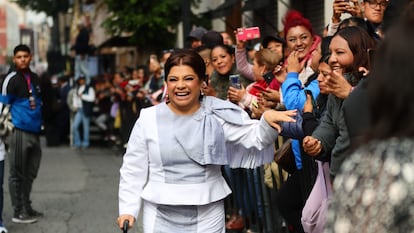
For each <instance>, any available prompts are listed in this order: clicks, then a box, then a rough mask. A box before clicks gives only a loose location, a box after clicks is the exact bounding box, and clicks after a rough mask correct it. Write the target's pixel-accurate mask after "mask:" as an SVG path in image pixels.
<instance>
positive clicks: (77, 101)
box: [72, 85, 95, 109]
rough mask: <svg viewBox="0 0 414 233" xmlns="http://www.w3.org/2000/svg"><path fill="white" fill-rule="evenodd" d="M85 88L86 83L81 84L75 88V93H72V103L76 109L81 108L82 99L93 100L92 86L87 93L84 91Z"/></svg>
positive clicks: (93, 91)
mask: <svg viewBox="0 0 414 233" xmlns="http://www.w3.org/2000/svg"><path fill="white" fill-rule="evenodd" d="M85 88H86V85H81V86H79V88H78V89H77V94H76V95H73V99H72V101H73V102H72V104H73V107H74V108H76V109H78V108H82V100H84V101H87V102H94V101H95V90H94V89H93V87H89V90H88V92H87V93H84V91H85Z"/></svg>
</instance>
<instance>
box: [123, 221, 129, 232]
mask: <svg viewBox="0 0 414 233" xmlns="http://www.w3.org/2000/svg"><path fill="white" fill-rule="evenodd" d="M128 226H129V221H128V220H125V221H124V227H122V231H123V232H124V233H128Z"/></svg>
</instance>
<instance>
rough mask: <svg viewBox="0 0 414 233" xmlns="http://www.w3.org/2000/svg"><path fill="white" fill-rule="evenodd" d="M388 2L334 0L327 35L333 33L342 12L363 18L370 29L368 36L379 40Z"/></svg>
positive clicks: (384, 0)
mask: <svg viewBox="0 0 414 233" xmlns="http://www.w3.org/2000/svg"><path fill="white" fill-rule="evenodd" d="M388 2H389V1H388V0H363V2H361V3H360V2H359V1H358V0H335V1H334V3H333V14H332V18H331V22H330V23H329V26H328V35H330V36H332V35H333V34H335V32H336V31H337V30H338V27H339V25H340V23H341V20H342V19H341V18H342V17H343V14H345V13H348V14H349V15H351V16H354V17H360V18H363V19H365V22H366V24H367V27H368V28H369V31H372V33H370V36H372V38H373V39H375V40H380V39H381V38H382V37H383V32H382V22H383V19H384V12H385V10H386V8H387V6H388Z"/></svg>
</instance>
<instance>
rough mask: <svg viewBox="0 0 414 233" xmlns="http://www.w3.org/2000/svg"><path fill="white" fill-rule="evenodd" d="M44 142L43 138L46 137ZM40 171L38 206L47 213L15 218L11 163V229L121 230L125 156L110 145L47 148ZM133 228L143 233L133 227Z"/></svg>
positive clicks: (33, 232) (7, 211)
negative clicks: (31, 219) (26, 220)
mask: <svg viewBox="0 0 414 233" xmlns="http://www.w3.org/2000/svg"><path fill="white" fill-rule="evenodd" d="M41 140H42V144H43V145H45V140H44V138H41ZM42 149H43V157H42V163H41V166H40V171H39V174H38V177H37V179H36V180H35V182H34V184H33V191H32V198H31V199H32V201H33V204H32V205H33V208H35V209H36V210H38V211H41V212H43V213H44V214H45V216H44V217H42V218H40V219H39V221H38V222H37V223H33V224H16V223H13V222H11V218H12V215H13V210H12V207H11V203H10V195H9V190H8V171H9V170H8V162H7V158H6V163H5V164H6V165H5V178H4V185H3V189H4V210H3V220H4V223H5V224H6V227H7V229H8V230H9V232H10V233H28V232H30V233H75V232H82V233H97V232H99V233H116V232H122V231H120V230H119V229H118V227H117V225H116V218H117V216H118V182H119V168H120V166H121V163H122V156H120V155H119V154H118V155H116V154H115V152H114V151H113V150H111V149H109V148H105V147H91V148H90V149H88V150H86V151H76V150H72V149H71V148H70V147H69V146H60V147H46V146H43V147H42ZM129 232H133V233H141V232H142V230H141V229H138V227H134V229H133V230H130V231H129Z"/></svg>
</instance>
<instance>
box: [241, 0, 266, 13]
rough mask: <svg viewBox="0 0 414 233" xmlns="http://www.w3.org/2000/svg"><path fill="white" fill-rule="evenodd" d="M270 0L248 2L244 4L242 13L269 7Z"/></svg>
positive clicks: (251, 0)
mask: <svg viewBox="0 0 414 233" xmlns="http://www.w3.org/2000/svg"><path fill="white" fill-rule="evenodd" d="M270 2H271V1H270V0H247V1H246V2H245V3H244V6H243V8H242V11H254V10H258V9H263V8H266V7H268V6H269V4H270Z"/></svg>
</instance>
